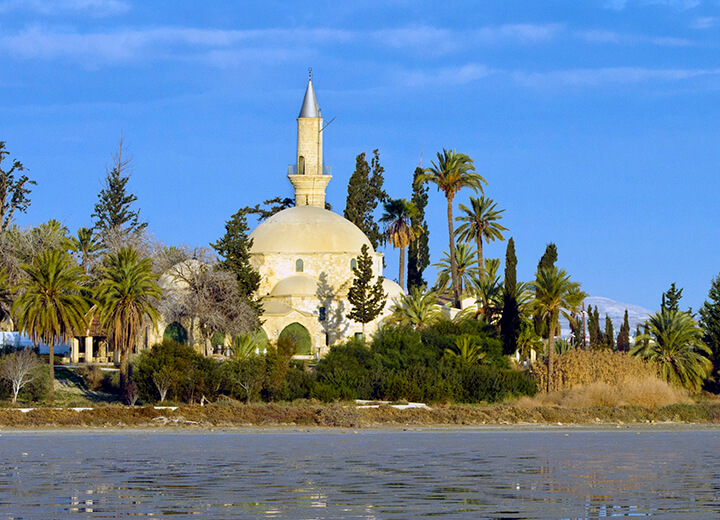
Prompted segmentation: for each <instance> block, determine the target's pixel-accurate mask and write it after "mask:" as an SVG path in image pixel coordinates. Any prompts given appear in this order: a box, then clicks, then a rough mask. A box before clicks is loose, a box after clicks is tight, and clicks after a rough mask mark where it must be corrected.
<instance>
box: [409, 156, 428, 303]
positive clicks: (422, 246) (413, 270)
mask: <svg viewBox="0 0 720 520" xmlns="http://www.w3.org/2000/svg"><path fill="white" fill-rule="evenodd" d="M422 173H423V170H422V168H420V167H418V168H415V173H414V174H413V195H412V199H411V201H412V203H413V204H415V207H416V208H417V214H415V215H414V216H413V218H412V219H411V223H412V226H413V228H415V229H418V228H419V229H422V230H423V232H422V233H420V235H419V236H418V237H417V238H416V239H415V240H413V241H412V242H411V243H410V246H409V247H408V262H407V264H408V268H407V272H408V274H407V286H408V291H409V290H410V288H411V287H417V288H420V287H423V286H426V285H427V283H426V282H425V280H424V279H423V271H425V268H426V267H427V266H428V265H430V247H429V246H428V235H429V234H430V231H429V229H428V225H427V222H426V221H425V206H427V203H428V190H429V188H428V186H427V185H425V184H422V185H419V184H418V183H417V182H416V181H417V178H418V175H422Z"/></svg>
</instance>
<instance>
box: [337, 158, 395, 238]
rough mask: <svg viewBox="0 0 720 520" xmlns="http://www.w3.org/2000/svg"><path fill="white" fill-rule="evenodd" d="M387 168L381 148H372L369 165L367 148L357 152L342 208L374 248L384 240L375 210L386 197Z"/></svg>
mask: <svg viewBox="0 0 720 520" xmlns="http://www.w3.org/2000/svg"><path fill="white" fill-rule="evenodd" d="M384 172H385V169H384V168H383V167H382V166H381V165H380V154H379V152H378V150H373V158H372V159H371V161H370V164H369V165H368V162H367V159H366V158H365V153H364V152H363V153H361V154H360V155H358V156H357V157H356V158H355V171H354V172H353V174H352V175H351V176H350V181H349V182H348V195H347V200H346V202H345V211H344V212H343V216H344V217H345V218H346V219H348V220H349V221H350V222H352V223H353V224H355V225H356V226H357V227H359V228H360V229H361V230H362V232H363V233H365V236H367V237H368V239H369V240H370V243H371V244H372V246H373V248H374V249H377V248H378V246H379V245H380V244H381V242H382V240H383V235H382V233H381V231H380V226H378V223H377V222H376V221H375V217H374V215H373V214H374V212H375V208H377V205H378V203H380V202H385V201H386V200H387V193H385V190H383V183H384V182H385V179H384V177H383V173H384Z"/></svg>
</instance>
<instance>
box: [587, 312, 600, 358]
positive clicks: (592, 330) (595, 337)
mask: <svg viewBox="0 0 720 520" xmlns="http://www.w3.org/2000/svg"><path fill="white" fill-rule="evenodd" d="M587 313H588V336H589V337H590V348H591V349H598V348H601V347H602V346H603V337H602V332H600V313H599V311H598V308H597V306H595V308H594V309H593V306H592V305H588V310H587Z"/></svg>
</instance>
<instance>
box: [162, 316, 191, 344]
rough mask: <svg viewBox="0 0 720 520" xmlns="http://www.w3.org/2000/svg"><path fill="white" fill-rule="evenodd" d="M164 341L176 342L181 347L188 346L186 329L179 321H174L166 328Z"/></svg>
mask: <svg viewBox="0 0 720 520" xmlns="http://www.w3.org/2000/svg"><path fill="white" fill-rule="evenodd" d="M163 339H164V340H165V339H168V340H170V341H175V342H176V343H180V344H181V345H187V340H188V335H187V331H186V330H185V327H183V326H182V325H180V324H179V323H178V322H177V321H173V322H172V323H171V324H170V325H168V326H167V327H165V332H163Z"/></svg>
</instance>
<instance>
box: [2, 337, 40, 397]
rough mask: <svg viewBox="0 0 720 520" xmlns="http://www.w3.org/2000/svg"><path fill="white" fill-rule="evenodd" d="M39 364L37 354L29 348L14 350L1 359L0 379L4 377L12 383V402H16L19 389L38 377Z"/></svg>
mask: <svg viewBox="0 0 720 520" xmlns="http://www.w3.org/2000/svg"><path fill="white" fill-rule="evenodd" d="M40 365H41V363H40V360H39V359H38V357H37V355H36V354H35V352H33V351H32V350H30V349H23V350H20V351H18V352H14V353H12V354H10V355H9V356H7V357H6V358H5V359H3V360H2V363H1V364H0V379H6V380H7V381H10V383H11V384H12V392H13V397H12V402H13V403H15V402H17V397H18V393H20V390H22V389H23V387H24V386H25V385H27V384H28V383H32V382H33V381H34V380H35V379H36V378H37V377H38V373H37V369H38V368H39V367H40Z"/></svg>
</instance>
